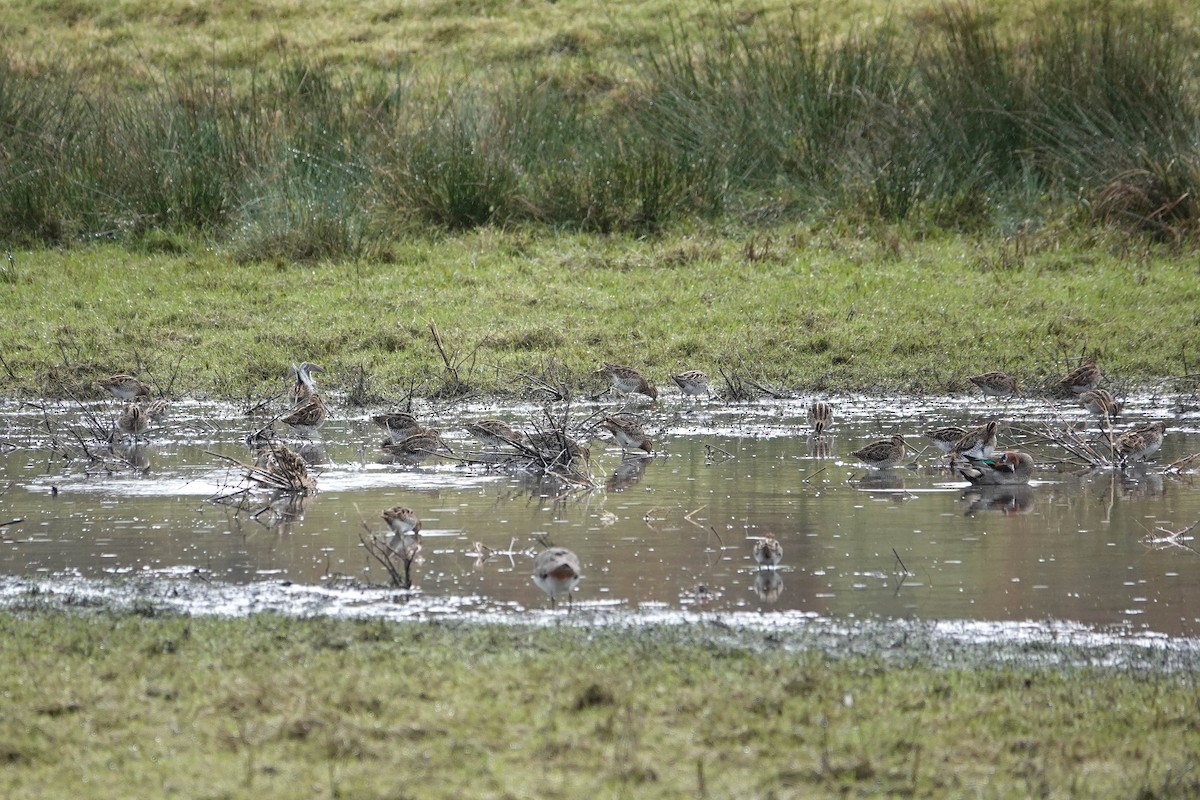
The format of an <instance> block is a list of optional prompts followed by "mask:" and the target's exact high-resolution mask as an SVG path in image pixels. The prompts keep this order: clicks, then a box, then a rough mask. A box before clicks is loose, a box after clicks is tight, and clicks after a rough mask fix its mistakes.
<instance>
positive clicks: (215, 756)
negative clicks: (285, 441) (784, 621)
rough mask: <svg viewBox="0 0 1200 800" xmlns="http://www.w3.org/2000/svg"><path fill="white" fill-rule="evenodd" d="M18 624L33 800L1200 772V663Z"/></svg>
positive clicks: (562, 638)
mask: <svg viewBox="0 0 1200 800" xmlns="http://www.w3.org/2000/svg"><path fill="white" fill-rule="evenodd" d="M0 630H2V632H3V635H4V640H5V642H6V643H7V644H6V647H5V648H4V649H3V652H2V654H0V669H3V672H4V674H5V675H6V676H7V678H6V687H7V688H6V700H5V702H6V704H7V708H8V709H9V712H8V713H6V714H5V715H3V718H0V752H3V754H4V758H5V769H4V770H3V772H0V790H2V791H3V793H4V795H5V797H8V798H13V800H18V799H19V798H32V797H48V796H68V795H71V794H76V793H81V792H82V793H85V794H86V795H87V796H89V797H95V798H109V797H128V796H130V794H139V795H144V794H154V793H157V792H161V791H163V790H164V789H166V790H168V791H172V792H176V793H179V794H181V795H184V796H200V795H204V796H222V797H231V798H241V797H260V798H273V797H293V796H295V791H296V787H298V786H303V787H305V788H306V791H308V792H309V793H310V794H315V795H319V796H342V797H345V796H398V795H414V794H420V795H421V796H423V797H450V796H454V797H461V796H464V795H469V796H479V795H486V794H491V793H500V792H508V793H512V794H517V795H519V794H526V793H528V794H536V795H538V796H541V797H578V796H580V795H581V794H597V793H599V794H600V795H603V796H607V795H610V794H617V793H631V792H632V793H636V794H637V795H638V796H640V797H678V796H683V795H687V796H710V797H732V796H746V795H756V794H760V793H761V794H769V793H770V792H772V791H779V790H781V789H783V790H787V791H790V792H794V793H796V794H798V795H813V794H822V795H824V794H831V793H847V792H848V793H852V794H853V793H859V792H862V793H884V794H888V795H906V796H919V797H960V796H963V795H968V794H976V793H980V792H983V793H986V794H987V795H988V796H991V797H998V798H1004V797H1028V796H1030V795H1031V794H1048V795H1058V794H1068V793H1077V794H1083V795H1087V796H1109V797H1112V796H1117V797H1135V796H1137V797H1155V798H1173V797H1187V796H1194V793H1195V792H1196V791H1197V790H1198V789H1200V787H1198V786H1197V782H1196V767H1197V764H1196V754H1195V752H1194V748H1193V747H1191V746H1190V742H1191V740H1192V739H1193V738H1194V736H1193V726H1194V719H1195V716H1196V713H1197V711H1198V710H1200V709H1198V708H1197V700H1196V698H1197V692H1196V685H1195V673H1194V672H1192V671H1190V670H1180V671H1178V672H1175V673H1164V672H1155V671H1143V670H1133V669H1121V668H1096V667H1074V666H1065V667H1038V666H1026V665H1022V664H1019V663H1011V662H1008V663H1004V664H1000V663H988V662H986V661H984V662H980V663H975V662H973V661H972V662H971V663H970V664H969V665H968V666H960V667H937V666H931V665H928V664H923V663H922V661H921V659H920V657H918V656H916V655H915V654H914V655H913V656H912V657H911V658H902V657H898V656H899V652H898V651H897V649H896V648H895V644H894V642H891V646H890V647H889V648H888V649H889V650H890V651H891V658H890V660H889V661H884V660H883V659H882V658H880V657H876V656H870V655H854V656H840V657H835V656H830V655H824V654H822V652H821V651H820V650H818V649H816V648H813V649H806V648H801V649H799V650H797V649H793V648H780V647H776V646H773V645H772V641H773V637H771V636H764V637H763V638H762V639H761V641H755V637H754V636H752V635H746V636H745V637H744V638H742V639H741V641H740V643H739V641H736V640H734V639H732V638H731V637H730V635H729V634H727V633H722V634H721V635H720V636H716V635H714V634H712V633H708V632H705V630H704V629H702V628H688V627H680V628H674V629H672V628H655V627H649V628H644V629H625V628H621V629H611V628H610V629H606V628H599V629H589V628H573V627H567V626H551V627H547V628H541V629H535V628H526V627H507V626H506V627H491V626H468V625H455V624H429V623H407V624H394V623H387V622H356V621H347V620H332V619H319V618H317V619H286V618H280V617H272V616H258V617H253V618H249V619H240V620H235V619H205V618H184V617H177V616H173V615H162V614H159V613H158V612H157V611H156V610H155V608H154V607H153V606H152V605H151V604H147V603H142V604H135V606H134V610H133V611H131V612H125V613H121V612H107V611H97V610H88V609H86V608H81V609H76V610H69V611H34V612H29V611H15V612H8V613H6V614H5V615H3V617H0ZM889 641H890V639H889ZM968 661H970V659H969V658H968ZM64 755H69V758H64Z"/></svg>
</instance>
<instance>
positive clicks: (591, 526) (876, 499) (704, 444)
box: [0, 398, 1200, 635]
mask: <svg viewBox="0 0 1200 800" xmlns="http://www.w3.org/2000/svg"><path fill="white" fill-rule="evenodd" d="M808 405H809V404H808V403H806V402H804V401H797V402H795V403H789V402H784V401H771V402H766V403H761V404H744V405H737V406H728V407H723V406H721V405H720V404H719V403H716V402H710V403H707V404H706V405H705V406H704V407H703V408H702V409H700V410H699V411H697V412H695V413H692V412H686V413H681V412H678V411H677V410H672V409H666V408H664V409H648V410H647V411H646V423H647V425H648V426H649V428H650V429H653V431H654V435H655V444H656V446H657V447H658V448H659V455H656V456H644V457H637V456H634V457H623V456H622V454H621V453H620V452H619V449H618V448H616V447H609V448H607V449H606V448H605V447H604V446H597V443H595V442H593V446H592V452H591V458H590V461H589V462H588V469H589V470H590V474H591V475H592V476H594V480H593V482H592V483H591V484H588V485H580V484H579V483H577V482H572V481H567V480H563V479H560V478H555V477H553V476H544V475H541V474H537V473H534V472H530V471H527V470H519V469H518V470H509V469H507V465H505V464H488V463H485V462H484V460H483V459H476V458H474V457H472V459H471V463H464V462H463V461H462V460H461V459H459V458H455V457H453V456H452V455H451V453H453V454H463V453H470V454H473V455H476V454H478V453H479V452H480V450H479V447H478V445H477V443H475V442H474V441H473V440H472V439H471V438H470V437H469V435H468V434H467V432H466V424H467V423H468V422H469V421H472V420H475V419H480V418H485V417H496V418H502V419H503V420H505V421H506V422H508V423H509V424H512V425H514V426H515V427H519V426H522V425H526V426H527V425H528V424H529V422H530V420H533V419H541V417H540V416H539V415H540V414H541V410H540V409H538V408H534V407H511V408H498V407H495V406H477V407H462V408H458V409H454V410H453V411H451V412H447V411H444V410H442V411H434V410H432V409H427V410H423V411H422V413H421V418H422V419H423V420H427V421H428V422H429V423H430V424H437V425H438V426H439V429H440V430H441V431H442V436H443V437H444V439H445V442H446V444H447V445H448V446H449V448H450V450H449V451H446V450H441V451H439V453H438V454H437V455H432V456H429V457H428V458H426V459H424V460H422V461H421V463H419V464H412V463H406V462H404V461H403V460H397V459H394V458H390V457H388V456H387V455H386V454H384V453H383V452H382V451H381V450H380V449H379V434H378V432H377V431H376V430H375V429H374V428H373V427H371V425H370V423H369V419H368V416H367V414H366V413H365V412H364V413H363V414H362V415H361V418H358V417H355V418H350V419H347V418H346V416H345V412H344V411H343V413H342V415H341V416H339V415H338V414H336V413H335V414H333V415H332V418H331V419H330V421H329V422H328V423H326V425H325V426H324V427H323V428H322V430H321V439H320V441H303V440H299V439H296V440H293V441H291V442H290V446H292V447H293V448H296V449H298V451H299V452H300V454H301V456H302V457H303V459H304V461H305V462H306V463H307V464H308V465H310V466H311V467H313V474H315V475H316V483H317V492H316V494H315V495H312V496H310V497H297V496H291V495H277V494H271V493H270V492H266V491H262V490H255V491H252V492H248V493H245V494H244V495H239V496H237V497H236V498H233V499H232V501H231V502H225V503H221V504H215V503H214V502H212V501H213V499H215V498H217V497H220V496H222V495H230V496H231V497H232V496H233V495H234V494H236V493H237V492H239V491H240V490H241V486H240V481H241V474H240V472H239V471H238V469H237V467H235V466H234V465H233V464H231V463H229V462H227V461H225V460H223V459H222V458H221V456H224V457H226V458H228V459H232V460H234V461H236V462H237V463H239V464H244V463H246V462H247V459H250V460H253V458H254V455H253V451H248V450H247V447H246V441H247V437H249V436H252V435H253V434H254V433H255V431H257V430H259V429H260V428H262V427H263V421H264V420H263V418H261V417H259V418H245V417H243V416H241V414H240V412H239V411H238V410H236V409H233V408H230V407H223V406H216V405H213V404H198V403H192V404H188V403H177V404H175V406H174V408H173V411H172V418H171V423H170V424H169V425H168V426H166V427H165V428H161V429H155V428H152V429H151V431H150V432H149V436H150V438H149V441H148V442H139V443H137V444H136V445H135V446H130V447H121V446H114V447H113V448H111V449H109V446H108V445H107V444H103V445H101V446H96V447H95V448H93V449H91V450H90V451H89V453H88V454H86V455H85V454H84V453H83V452H82V451H81V450H80V448H79V447H78V446H76V445H74V444H73V441H74V438H73V437H72V436H68V435H64V432H65V431H67V430H76V431H78V432H79V433H80V435H81V436H82V437H83V438H85V439H86V436H87V431H88V430H89V424H90V423H89V421H88V415H85V414H84V413H82V412H80V411H79V410H78V409H72V408H71V407H69V406H66V405H65V404H64V405H63V406H62V407H60V408H57V409H56V408H50V407H48V408H47V409H46V410H45V413H43V412H42V410H41V409H37V408H32V407H17V406H15V405H11V404H10V405H8V406H5V407H4V409H3V410H4V411H5V419H6V425H7V428H6V430H5V436H4V450H3V454H2V455H0V517H2V518H3V520H8V519H16V518H23V519H24V521H23V522H22V523H20V524H19V525H10V526H8V527H5V528H4V529H2V533H3V539H0V572H3V573H4V574H8V575H22V576H31V577H38V576H53V575H56V574H63V573H73V574H74V573H77V574H80V575H83V576H89V577H105V576H112V575H124V574H130V573H143V574H177V573H182V574H187V575H189V576H192V575H199V576H202V577H203V578H205V579H207V580H210V581H213V582H214V583H234V584H238V583H245V584H249V583H256V582H261V581H264V580H287V581H291V582H294V583H298V584H311V585H324V586H329V585H332V584H333V583H335V582H339V581H341V582H350V583H351V584H354V585H364V584H366V585H370V584H374V585H378V586H386V585H388V584H389V582H390V579H389V576H388V574H387V572H386V569H385V567H384V566H381V564H380V563H378V562H377V561H375V560H373V559H371V558H370V556H369V554H368V552H367V549H366V547H365V544H364V542H363V536H364V535H367V534H368V533H372V532H373V533H379V530H378V529H380V528H382V527H383V526H382V525H381V524H380V523H379V515H380V514H381V513H382V512H383V510H384V509H387V508H391V507H393V506H396V505H405V506H410V507H412V508H414V509H415V510H416V511H417V513H418V514H419V516H420V517H421V520H422V522H423V525H424V527H423V530H422V539H423V547H422V549H421V551H420V555H419V558H418V559H415V560H414V564H413V569H412V580H413V583H414V588H413V591H417V592H420V593H422V595H423V596H427V597H437V598H444V599H445V602H446V603H447V607H448V608H451V609H459V610H467V609H471V610H494V611H510V610H512V609H514V608H516V609H520V608H541V607H545V605H546V603H545V597H544V596H543V595H541V593H540V591H539V590H538V589H537V587H535V586H533V585H532V584H531V582H530V579H529V576H530V574H531V570H532V569H533V559H534V556H535V554H536V553H537V552H539V551H540V550H541V549H542V545H541V544H539V542H546V543H549V544H552V545H557V546H565V547H569V548H570V549H571V550H572V551H574V552H575V553H577V554H578V556H579V559H580V562H581V564H582V570H583V573H584V574H585V575H586V578H585V579H584V580H583V581H582V582H581V583H580V584H579V586H578V587H577V588H576V589H575V592H574V595H575V598H574V602H575V604H576V605H577V606H580V605H582V606H588V605H596V606H602V607H606V608H607V607H620V608H629V609H647V608H649V609H654V608H661V607H668V608H678V607H700V608H704V609H713V610H735V609H746V610H758V611H762V612H763V613H771V612H775V611H803V612H809V613H818V614H822V615H832V616H835V617H850V616H855V617H857V616H862V615H880V616H885V617H911V618H920V619H942V618H955V619H980V620H1014V619H1016V620H1019V619H1028V618H1033V619H1044V618H1063V619H1071V620H1077V621H1081V622H1087V623H1091V624H1101V625H1115V626H1125V627H1129V628H1133V629H1141V628H1145V629H1150V630H1155V631H1163V632H1167V633H1184V634H1188V635H1195V634H1196V633H1197V631H1200V625H1198V624H1197V619H1198V617H1200V611H1198V609H1200V556H1198V555H1197V553H1196V550H1195V549H1194V541H1193V540H1192V538H1191V537H1192V536H1194V532H1187V531H1186V529H1187V528H1188V526H1189V525H1190V524H1191V523H1192V522H1194V521H1196V520H1198V519H1200V492H1197V491H1196V476H1195V475H1192V474H1183V475H1177V474H1165V472H1164V466H1165V465H1168V464H1171V463H1173V462H1177V461H1181V460H1182V459H1184V458H1185V457H1186V456H1188V455H1190V454H1192V453H1195V452H1197V451H1200V416H1192V417H1185V418H1182V419H1176V420H1172V421H1171V422H1170V424H1169V426H1168V434H1167V437H1166V439H1165V441H1164V443H1163V447H1162V450H1161V451H1159V452H1158V453H1156V454H1154V455H1153V456H1152V457H1151V458H1152V460H1151V462H1150V463H1141V462H1139V463H1137V464H1135V465H1133V466H1131V467H1130V468H1128V469H1125V470H1112V469H1105V470H1083V471H1079V470H1077V469H1076V468H1075V467H1073V466H1071V465H1070V464H1067V463H1065V462H1068V461H1069V459H1068V458H1066V457H1065V456H1064V454H1063V452H1062V451H1061V450H1059V449H1056V448H1055V447H1053V446H1052V445H1051V444H1049V443H1047V441H1046V440H1045V437H1044V436H1042V434H1041V431H1042V429H1043V428H1044V427H1045V426H1046V425H1049V424H1058V425H1064V426H1065V425H1071V424H1076V423H1078V424H1080V425H1086V426H1094V422H1093V421H1091V420H1090V418H1088V412H1087V411H1086V410H1084V409H1079V410H1078V412H1077V416H1074V417H1071V416H1069V414H1075V413H1076V412H1075V411H1073V410H1072V411H1070V412H1064V411H1061V410H1055V411H1053V414H1056V415H1058V416H1056V417H1049V416H1047V414H1048V413H1049V412H1047V410H1046V408H1045V407H1044V405H1042V404H1038V403H1034V402H1029V403H1021V402H1017V401H1013V402H1012V403H1010V404H1009V406H1008V407H1007V408H1006V410H1005V411H1004V412H1002V413H1001V416H1002V417H1003V423H1004V424H1002V425H1001V426H1000V434H999V437H1000V441H999V447H1000V448H1002V449H1018V448H1019V449H1021V450H1024V451H1026V452H1030V453H1032V454H1034V456H1035V458H1037V459H1038V461H1039V464H1040V466H1041V469H1039V471H1038V473H1037V477H1038V480H1036V481H1034V482H1033V483H1032V484H1031V485H1018V486H996V487H979V488H968V487H966V486H965V482H964V481H962V480H960V479H959V478H958V476H956V475H955V474H953V473H952V472H950V471H949V470H947V469H946V468H945V461H944V458H942V459H939V458H938V454H936V453H933V452H932V451H930V452H926V453H923V454H921V455H920V456H919V457H918V458H917V462H918V464H919V467H918V468H915V469H910V468H907V467H906V466H904V465H900V466H896V467H892V468H890V469H885V470H874V469H866V468H864V467H863V466H862V465H861V464H860V463H858V462H857V461H855V460H854V459H853V458H852V457H851V456H850V454H851V453H852V452H853V451H855V450H857V449H859V448H861V447H862V446H863V445H864V444H865V443H867V442H869V441H871V440H873V439H878V438H879V437H880V436H886V435H890V434H892V433H894V432H899V433H901V434H904V435H906V436H910V437H911V438H912V440H913V441H918V440H919V432H920V431H922V430H926V429H929V428H935V427H938V426H948V425H958V426H962V427H964V428H969V427H971V426H972V425H975V424H977V423H978V420H979V419H981V418H982V416H983V415H982V414H981V412H986V413H987V415H989V416H991V415H994V413H995V412H994V409H993V410H989V409H987V408H984V407H982V406H981V404H979V403H972V402H970V401H942V402H940V403H925V402H917V401H912V400H904V399H899V400H897V399H895V398H892V399H889V400H888V401H886V402H884V401H873V400H870V399H864V398H853V400H847V401H845V402H843V403H840V404H835V407H836V414H837V425H838V428H837V435H836V437H835V436H832V435H829V434H826V435H825V436H821V437H812V436H810V435H809V434H810V432H811V428H810V427H809V424H808V421H807V408H808ZM1162 408H1165V407H1158V406H1154V405H1152V404H1151V402H1150V401H1149V400H1148V399H1142V400H1141V401H1140V402H1131V403H1130V404H1129V406H1128V408H1127V411H1126V412H1125V420H1126V422H1125V424H1128V425H1133V424H1140V423H1142V422H1145V421H1146V420H1147V419H1150V418H1152V415H1153V414H1154V413H1164V414H1165V413H1166V412H1165V411H1162V410H1161V409H1162ZM334 409H335V411H336V410H337V406H336V404H335V405H334ZM605 410H606V407H604V406H599V405H598V406H596V407H595V408H590V407H589V408H583V409H575V413H577V414H579V415H580V416H581V417H585V416H587V415H588V414H592V413H593V412H594V413H596V414H597V415H602V414H603V413H604V412H605ZM104 411H105V410H104V409H102V408H97V409H91V410H89V414H90V415H91V416H95V415H97V414H100V413H101V412H104ZM105 413H107V412H105ZM656 414H657V415H661V416H659V417H656V416H655V415H656ZM1064 414H1068V416H1066V417H1065V418H1064V417H1063V415H1064ZM906 458H909V457H907V456H906ZM1056 461H1062V462H1064V465H1063V466H1062V467H1057V466H1056V465H1055V462H1056ZM1183 463H1187V462H1183ZM4 487H7V489H5V488H4ZM55 488H57V489H58V490H59V491H58V494H57V496H52V495H53V490H54V489H55ZM3 520H0V521H3ZM364 520H365V521H366V522H364ZM1179 532H1183V533H1179ZM1172 533H1178V534H1179V535H1177V536H1172V535H1170V534H1172ZM385 535H386V534H385ZM767 535H771V536H774V537H776V538H777V539H778V540H779V541H780V543H781V544H782V546H783V549H784V553H785V556H784V561H783V563H782V565H781V568H780V569H779V570H759V569H757V564H756V563H755V561H754V559H753V556H752V553H751V546H750V543H752V542H753V541H756V540H759V539H762V538H763V537H765V536H767ZM901 565H902V567H903V568H901ZM785 584H786V591H784V586H785ZM388 596H389V597H401V596H403V597H411V596H412V593H411V592H409V593H404V594H403V595H401V594H398V593H394V594H391V595H388ZM389 602H390V601H389Z"/></svg>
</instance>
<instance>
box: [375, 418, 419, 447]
mask: <svg viewBox="0 0 1200 800" xmlns="http://www.w3.org/2000/svg"><path fill="white" fill-rule="evenodd" d="M371 422H374V423H375V424H376V425H378V426H379V427H381V428H383V429H384V430H385V431H387V434H388V437H389V438H391V439H392V440H393V441H399V440H400V439H404V438H405V437H408V436H412V435H413V434H414V433H416V432H417V431H419V430H420V429H421V423H420V422H419V421H418V420H417V418H416V417H415V416H413V415H412V414H410V413H408V412H407V411H389V412H388V413H386V414H376V415H375V416H373V417H371Z"/></svg>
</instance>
